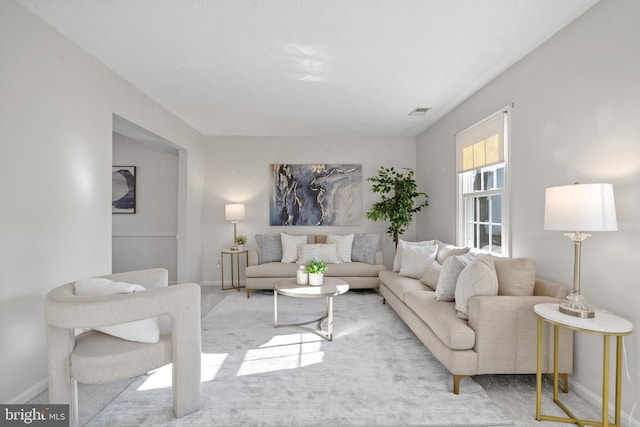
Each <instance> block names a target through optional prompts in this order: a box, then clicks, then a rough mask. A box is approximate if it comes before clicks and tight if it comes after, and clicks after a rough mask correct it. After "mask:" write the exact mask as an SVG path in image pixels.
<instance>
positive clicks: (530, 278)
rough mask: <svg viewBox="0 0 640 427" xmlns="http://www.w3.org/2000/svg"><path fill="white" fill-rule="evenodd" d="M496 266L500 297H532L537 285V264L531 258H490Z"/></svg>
mask: <svg viewBox="0 0 640 427" xmlns="http://www.w3.org/2000/svg"><path fill="white" fill-rule="evenodd" d="M488 258H489V259H491V260H492V261H493V263H494V264H495V266H496V273H497V275H498V295H515V296H531V295H533V288H534V286H535V284H536V263H535V261H534V260H532V259H531V258H502V257H495V256H489V257H488Z"/></svg>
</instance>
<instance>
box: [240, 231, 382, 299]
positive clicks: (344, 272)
mask: <svg viewBox="0 0 640 427" xmlns="http://www.w3.org/2000/svg"><path fill="white" fill-rule="evenodd" d="M326 238H327V235H322V234H317V235H314V234H310V235H307V242H308V243H309V244H324V243H326ZM370 252H371V257H370V260H369V261H370V262H358V261H353V262H345V263H334V264H328V269H327V272H326V273H325V274H324V275H325V276H327V277H336V278H339V279H342V280H344V281H346V282H347V283H348V284H349V287H350V288H351V289H368V288H374V289H377V288H379V287H380V279H379V278H378V273H380V272H381V271H383V270H384V269H385V266H384V265H383V258H382V252H380V251H379V250H377V240H376V243H375V247H372V249H371V250H370ZM259 261H260V257H259V253H258V251H256V250H249V260H248V264H247V268H246V270H245V285H246V288H247V298H249V297H250V296H251V291H252V290H260V289H273V285H274V283H275V282H277V281H278V280H281V279H284V278H294V277H296V271H297V270H298V267H299V264H297V263H296V262H278V261H272V262H265V263H260V262H259Z"/></svg>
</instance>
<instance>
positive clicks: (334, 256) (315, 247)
mask: <svg viewBox="0 0 640 427" xmlns="http://www.w3.org/2000/svg"><path fill="white" fill-rule="evenodd" d="M299 248H300V250H299V252H300V257H299V258H298V264H303V265H307V264H309V262H311V261H314V260H317V261H323V262H326V263H327V264H339V263H340V259H339V258H338V245H337V244H335V243H321V244H318V243H316V244H311V245H308V244H305V245H300V246H299Z"/></svg>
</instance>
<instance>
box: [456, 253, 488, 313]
mask: <svg viewBox="0 0 640 427" xmlns="http://www.w3.org/2000/svg"><path fill="white" fill-rule="evenodd" d="M478 295H498V276H497V274H496V267H495V265H494V264H493V261H491V260H490V259H487V258H477V259H475V260H473V261H472V262H471V263H469V265H467V266H466V267H465V268H464V270H462V272H461V273H460V276H458V283H457V284H456V293H455V297H456V304H455V305H456V310H457V311H458V317H460V318H461V319H468V315H469V298H471V297H474V296H478Z"/></svg>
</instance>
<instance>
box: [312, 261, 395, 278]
mask: <svg viewBox="0 0 640 427" xmlns="http://www.w3.org/2000/svg"><path fill="white" fill-rule="evenodd" d="M382 270H384V265H380V264H367V263H366V262H347V263H343V264H327V271H326V272H325V273H324V275H325V276H327V277H378V273H380V272H381V271H382Z"/></svg>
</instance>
